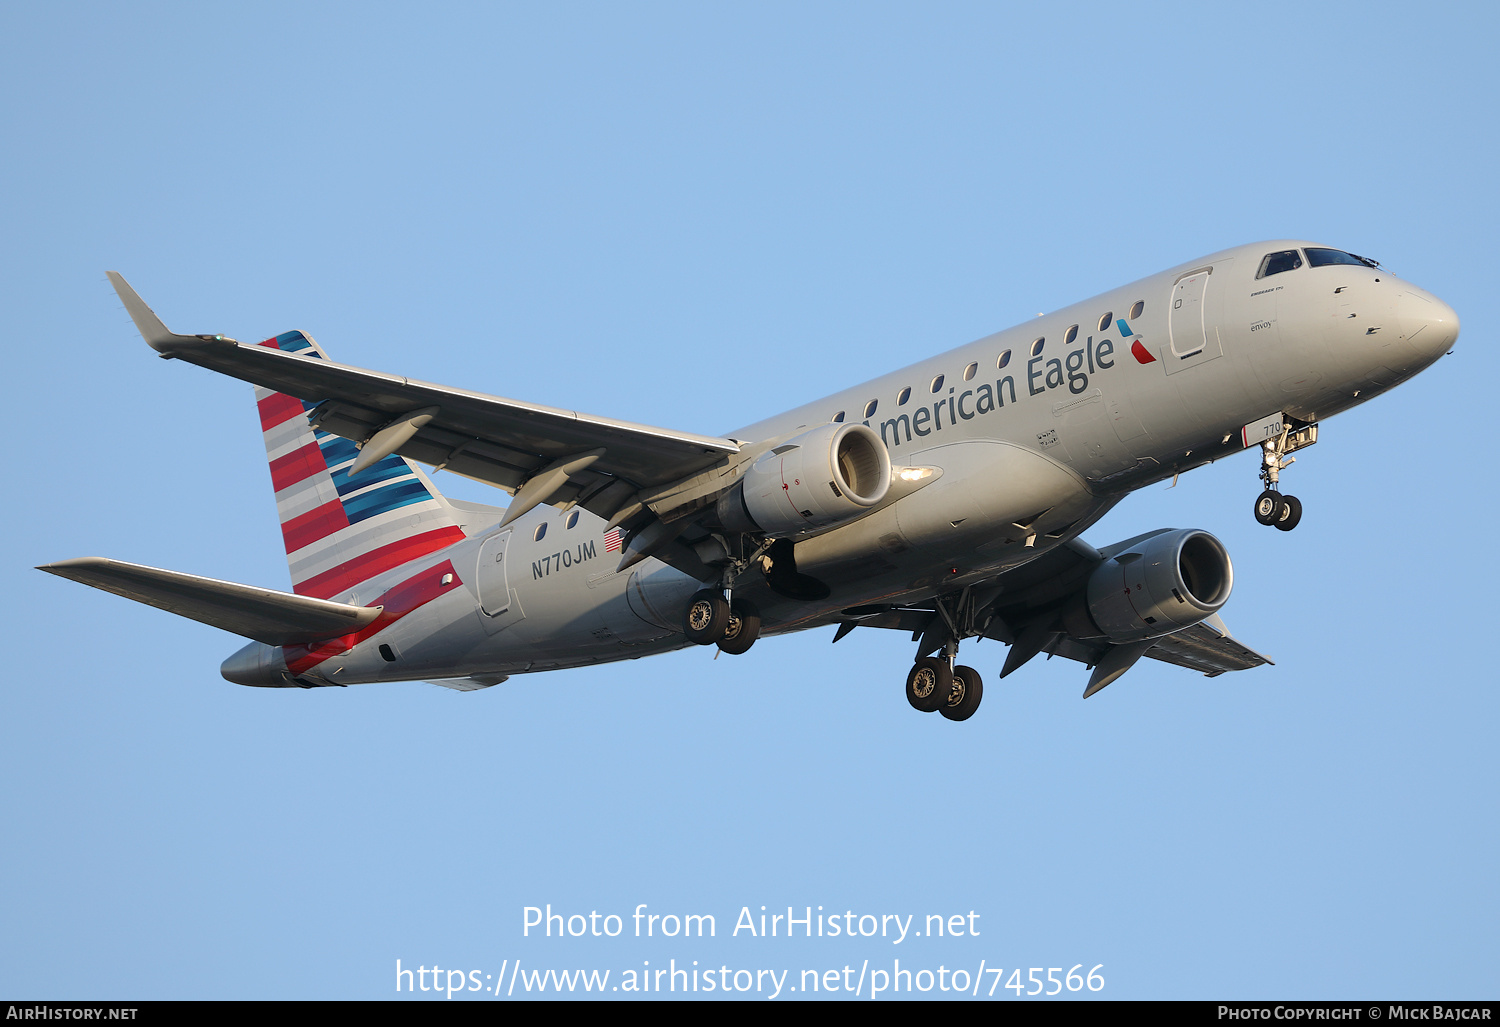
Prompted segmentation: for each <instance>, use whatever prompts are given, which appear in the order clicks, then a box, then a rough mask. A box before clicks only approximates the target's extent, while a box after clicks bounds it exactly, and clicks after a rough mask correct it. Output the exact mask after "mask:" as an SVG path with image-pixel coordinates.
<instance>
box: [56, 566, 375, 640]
mask: <svg viewBox="0 0 1500 1027" xmlns="http://www.w3.org/2000/svg"><path fill="white" fill-rule="evenodd" d="M37 570H41V571H46V572H47V573H48V574H56V575H57V576H58V577H60V578H68V579H69V580H71V581H78V582H81V583H83V584H85V585H92V586H93V587H94V588H99V589H103V590H104V591H106V592H113V593H114V594H115V595H118V596H124V597H125V598H126V599H134V600H135V601H136V602H138V603H145V604H146V605H147V606H154V607H156V608H157V609H159V610H166V611H167V612H168V613H175V614H177V616H179V617H187V618H189V619H190V620H195V621H199V622H200V623H203V624H211V625H213V626H214V627H216V628H222V629H224V630H225V631H229V632H232V633H234V634H236V635H240V636H243V637H244V638H251V639H254V640H255V641H257V642H264V643H266V644H267V645H299V644H302V643H306V642H317V641H321V640H323V639H328V638H337V637H338V636H340V635H347V634H350V633H352V632H355V631H358V630H359V629H360V628H362V627H364V626H365V625H367V624H369V623H370V622H371V621H373V620H374V619H375V618H376V617H378V616H379V615H380V607H378V606H348V605H345V604H344V603H335V602H330V601H328V600H326V599H314V598H311V597H310V596H299V595H293V594H292V593H290V592H278V591H276V590H275V589H270V588H257V587H255V586H254V585H239V584H236V583H234V582H232V581H219V580H218V579H216V578H204V577H200V576H198V575H196V574H183V573H181V572H180V571H168V570H162V569H160V568H158V567H146V566H144V565H142V564H138V563H126V562H124V561H123V560H109V559H105V558H104V557H102V556H85V557H81V558H79V559H77V560H60V561H58V562H57V563H49V564H44V565H42V566H41V567H38V568H37Z"/></svg>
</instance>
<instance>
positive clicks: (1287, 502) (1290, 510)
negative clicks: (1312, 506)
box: [1273, 496, 1302, 531]
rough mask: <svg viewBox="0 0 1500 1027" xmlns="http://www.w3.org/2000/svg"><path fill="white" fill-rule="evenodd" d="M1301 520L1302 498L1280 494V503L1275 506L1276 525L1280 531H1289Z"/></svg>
mask: <svg viewBox="0 0 1500 1027" xmlns="http://www.w3.org/2000/svg"><path fill="white" fill-rule="evenodd" d="M1301 520H1302V500H1300V499H1298V498H1297V497H1296V496H1282V497H1281V505H1280V506H1279V507H1277V508H1276V520H1275V521H1274V522H1273V523H1275V525H1276V527H1278V528H1280V529H1281V530H1282V531H1291V530H1292V529H1293V528H1295V527H1296V526H1297V524H1298V523H1299V522H1300V521H1301Z"/></svg>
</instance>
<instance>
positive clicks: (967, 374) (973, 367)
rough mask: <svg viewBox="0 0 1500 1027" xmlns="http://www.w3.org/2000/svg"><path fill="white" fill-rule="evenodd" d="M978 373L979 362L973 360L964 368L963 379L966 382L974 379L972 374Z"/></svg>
mask: <svg viewBox="0 0 1500 1027" xmlns="http://www.w3.org/2000/svg"><path fill="white" fill-rule="evenodd" d="M978 373H979V363H978V361H975V362H974V363H972V364H970V365H969V366H968V367H966V368H964V381H966V382H968V381H973V380H974V376H975V375H976V374H978Z"/></svg>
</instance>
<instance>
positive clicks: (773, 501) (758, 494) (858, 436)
mask: <svg viewBox="0 0 1500 1027" xmlns="http://www.w3.org/2000/svg"><path fill="white" fill-rule="evenodd" d="M890 487H891V456H890V453H889V452H888V451H887V450H886V448H885V443H884V442H882V441H881V440H880V436H879V435H877V434H876V433H875V432H874V431H873V430H872V429H870V428H869V427H867V426H865V425H863V424H825V425H822V426H820V427H818V428H814V429H813V430H812V431H808V432H803V433H802V434H801V435H798V436H795V437H794V438H791V439H788V440H787V441H786V442H783V443H782V444H781V445H779V446H777V447H775V448H774V449H772V450H771V451H770V452H769V453H766V454H764V455H763V456H761V457H760V458H759V459H758V460H756V461H755V463H754V464H752V465H751V466H750V470H749V471H748V472H746V474H745V476H744V477H743V478H741V479H740V480H739V482H737V483H736V484H735V486H734V488H732V489H730V490H729V492H727V493H725V494H724V496H723V497H721V498H720V500H719V503H718V514H719V520H720V521H721V522H722V523H723V524H724V526H725V527H727V528H729V529H730V530H733V531H762V532H765V533H766V534H767V535H769V536H771V537H773V538H775V537H782V536H788V535H797V534H800V533H802V532H806V531H811V530H813V529H815V528H822V527H826V526H828V525H830V524H837V523H838V522H840V521H847V520H851V519H853V518H855V517H858V516H859V515H860V514H862V513H864V512H865V511H867V510H869V509H870V508H871V507H873V506H875V505H876V504H877V503H879V502H880V501H881V500H882V499H884V498H885V494H886V492H887V491H889V489H890Z"/></svg>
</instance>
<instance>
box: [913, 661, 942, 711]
mask: <svg viewBox="0 0 1500 1027" xmlns="http://www.w3.org/2000/svg"><path fill="white" fill-rule="evenodd" d="M952 689H953V671H951V670H950V669H949V668H948V661H947V660H937V659H933V658H932V657H930V656H925V657H923V658H922V659H920V660H918V661H917V662H916V664H915V665H913V667H912V669H911V673H910V674H908V675H906V701H907V702H909V703H911V708H912V709H914V710H917V711H918V712H921V713H936V712H937V708H938V706H940V705H941V704H942V702H943V700H944V699H945V698H946V697H947V695H948V693H949V692H950V691H952Z"/></svg>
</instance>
